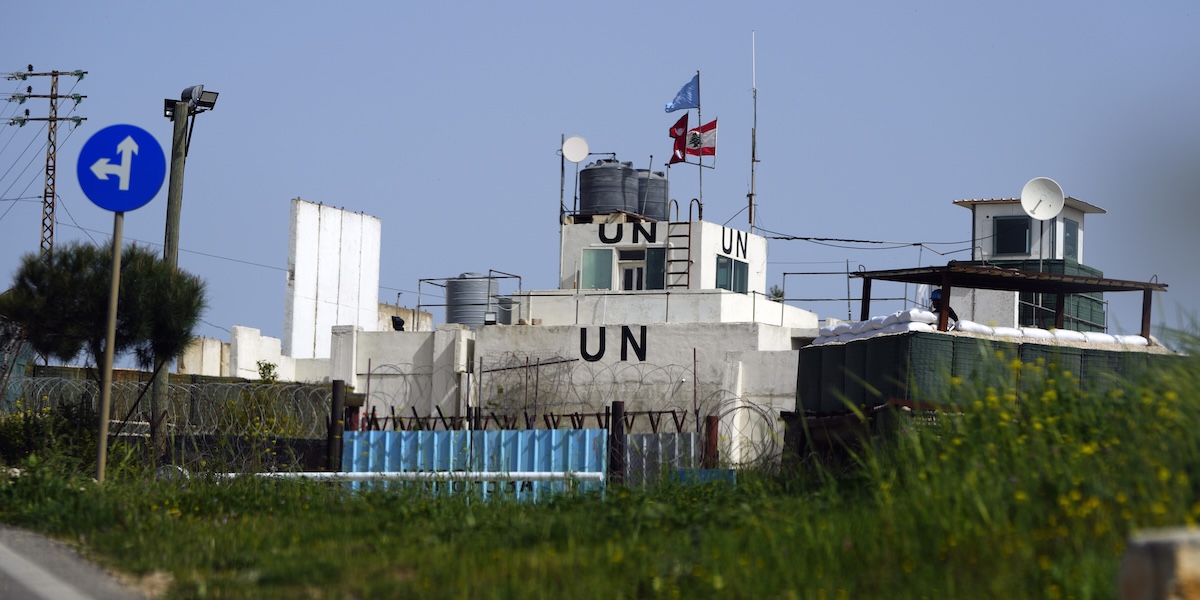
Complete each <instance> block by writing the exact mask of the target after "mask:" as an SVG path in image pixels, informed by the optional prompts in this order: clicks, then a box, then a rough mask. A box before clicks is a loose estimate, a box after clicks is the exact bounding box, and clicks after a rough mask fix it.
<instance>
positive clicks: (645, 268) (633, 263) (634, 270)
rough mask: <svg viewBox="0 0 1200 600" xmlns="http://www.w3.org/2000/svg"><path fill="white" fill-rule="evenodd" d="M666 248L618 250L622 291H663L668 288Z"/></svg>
mask: <svg viewBox="0 0 1200 600" xmlns="http://www.w3.org/2000/svg"><path fill="white" fill-rule="evenodd" d="M666 259H667V249H666V248H661V247H660V248H642V249H638V250H618V251H617V260H618V261H620V262H619V264H618V265H617V266H618V268H619V269H620V271H621V289H622V290H626V291H637V290H661V289H664V288H665V287H666Z"/></svg>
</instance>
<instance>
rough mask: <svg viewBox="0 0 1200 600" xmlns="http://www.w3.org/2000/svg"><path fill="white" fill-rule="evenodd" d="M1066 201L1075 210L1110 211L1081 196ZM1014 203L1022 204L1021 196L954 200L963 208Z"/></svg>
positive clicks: (1090, 211) (1094, 212) (1100, 212)
mask: <svg viewBox="0 0 1200 600" xmlns="http://www.w3.org/2000/svg"><path fill="white" fill-rule="evenodd" d="M1065 201H1066V205H1067V206H1070V207H1071V208H1074V209H1075V210H1078V211H1080V212H1083V213H1091V214H1101V215H1102V214H1105V213H1107V212H1108V211H1106V210H1104V209H1103V208H1100V207H1099V206H1096V205H1094V204H1089V203H1087V202H1084V201H1083V200H1080V199H1079V198H1072V197H1070V196H1067V197H1066V198H1065ZM1013 203H1016V204H1020V203H1021V199H1020V198H992V199H979V200H955V201H954V204H956V205H958V206H961V207H963V208H971V207H972V206H974V205H976V204H1013Z"/></svg>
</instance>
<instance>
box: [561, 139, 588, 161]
mask: <svg viewBox="0 0 1200 600" xmlns="http://www.w3.org/2000/svg"><path fill="white" fill-rule="evenodd" d="M562 153H563V158H566V159H567V160H569V161H571V162H573V163H580V162H583V161H584V160H585V159H587V157H588V145H587V140H585V139H583V138H582V137H579V136H577V135H573V136H571V137H569V138H567V139H566V140H564V141H563V145H562Z"/></svg>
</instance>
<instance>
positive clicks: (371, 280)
mask: <svg viewBox="0 0 1200 600" xmlns="http://www.w3.org/2000/svg"><path fill="white" fill-rule="evenodd" d="M380 235H381V227H380V221H379V219H377V218H375V217H372V216H369V215H364V214H362V213H355V212H351V211H346V210H343V209H340V208H335V207H332V206H325V205H321V204H314V203H312V202H307V201H304V200H301V199H299V198H296V199H293V200H292V230H291V238H290V240H289V248H288V281H287V301H286V302H285V304H284V348H285V349H286V353H287V355H289V356H292V357H294V358H328V357H329V348H330V336H331V332H332V328H333V327H334V326H335V325H353V326H357V327H360V328H362V329H364V330H366V331H372V330H375V328H376V327H377V326H378V315H379V310H378V304H379V247H380Z"/></svg>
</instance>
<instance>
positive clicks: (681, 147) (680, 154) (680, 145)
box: [667, 133, 687, 165]
mask: <svg viewBox="0 0 1200 600" xmlns="http://www.w3.org/2000/svg"><path fill="white" fill-rule="evenodd" d="M680 162H687V136H686V135H683V134H682V133H681V134H679V137H677V138H675V147H674V148H673V149H672V150H671V160H670V161H667V164H668V165H673V164H675V163H680Z"/></svg>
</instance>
